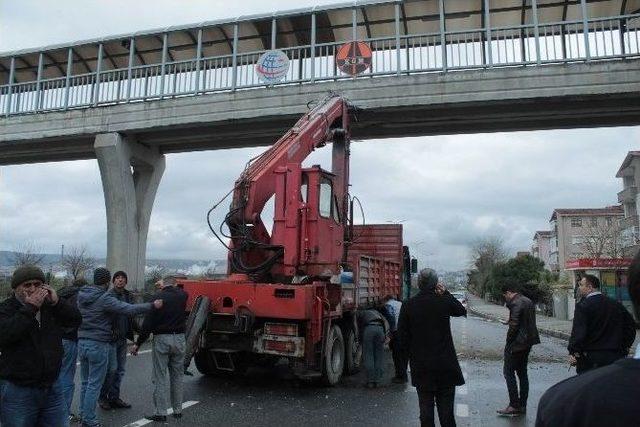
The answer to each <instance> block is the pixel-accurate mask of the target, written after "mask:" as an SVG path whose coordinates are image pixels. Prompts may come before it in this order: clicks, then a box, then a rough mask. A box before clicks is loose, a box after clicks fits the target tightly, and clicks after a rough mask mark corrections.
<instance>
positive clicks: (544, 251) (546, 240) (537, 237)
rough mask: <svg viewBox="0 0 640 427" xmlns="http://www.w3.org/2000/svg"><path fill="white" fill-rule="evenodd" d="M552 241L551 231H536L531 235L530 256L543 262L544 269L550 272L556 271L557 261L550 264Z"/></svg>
mask: <svg viewBox="0 0 640 427" xmlns="http://www.w3.org/2000/svg"><path fill="white" fill-rule="evenodd" d="M552 239H554V235H553V232H552V231H547V230H538V231H536V232H535V234H534V235H533V244H532V245H531V255H533V256H534V257H536V258H538V259H540V260H541V261H542V262H544V267H545V268H546V269H547V270H550V271H558V260H557V259H554V262H551V257H550V256H551V240H552Z"/></svg>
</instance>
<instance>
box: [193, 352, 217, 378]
mask: <svg viewBox="0 0 640 427" xmlns="http://www.w3.org/2000/svg"><path fill="white" fill-rule="evenodd" d="M193 360H194V361H195V362H196V368H197V369H198V372H200V373H201V374H202V375H207V376H210V375H218V372H219V371H218V369H216V362H215V361H214V360H213V355H212V354H211V352H210V351H209V350H208V349H206V348H201V349H199V350H198V351H196V354H195V356H194V358H193Z"/></svg>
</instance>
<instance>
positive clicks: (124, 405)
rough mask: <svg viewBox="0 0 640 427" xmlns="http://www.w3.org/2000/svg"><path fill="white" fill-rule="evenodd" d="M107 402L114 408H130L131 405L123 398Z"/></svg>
mask: <svg viewBox="0 0 640 427" xmlns="http://www.w3.org/2000/svg"><path fill="white" fill-rule="evenodd" d="M109 404H110V405H111V407H112V408H114V409H121V408H122V409H129V408H131V405H130V404H129V403H127V402H125V401H124V400H122V399H120V398H117V399H115V400H110V401H109Z"/></svg>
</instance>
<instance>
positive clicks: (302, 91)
mask: <svg viewBox="0 0 640 427" xmlns="http://www.w3.org/2000/svg"><path fill="white" fill-rule="evenodd" d="M353 41H361V42H364V43H365V44H366V46H367V47H368V48H369V49H370V51H371V54H370V56H368V57H367V58H366V59H367V60H368V61H369V62H370V64H369V68H368V69H366V70H365V71H363V72H360V73H357V74H349V73H345V72H343V71H342V69H341V68H342V67H341V66H340V61H339V60H338V59H337V55H338V52H339V50H340V48H341V46H343V45H344V44H345V43H349V42H353ZM268 50H279V51H281V52H282V53H284V55H286V57H287V58H288V62H289V67H288V68H287V69H286V72H285V74H284V75H282V76H281V79H280V80H278V81H270V82H269V83H268V84H266V83H264V82H263V81H262V80H261V75H260V73H259V72H258V70H257V64H258V62H259V61H260V58H261V56H262V55H263V53H265V52H266V51H268ZM358 59H360V58H358ZM638 59H640V0H448V1H445V0H405V1H388V0H386V1H385V0H383V1H355V2H350V3H345V4H339V5H335V6H327V7H315V8H309V9H301V10H293V11H285V12H277V13H274V14H269V15H260V16H246V17H238V18H236V19H230V20H219V21H211V22H203V23H200V24H194V25H187V26H180V27H170V28H165V29H159V30H152V31H141V32H137V33H134V34H126V35H120V36H114V37H108V38H104V39H97V40H89V41H82V42H77V43H71V44H65V45H57V46H50V47H44V48H38V49H27V50H21V51H15V52H7V53H2V54H0V129H2V132H0V164H5V165H7V164H21V163H33V162H43V161H60V160H74V159H89V158H97V159H98V162H99V165H100V170H101V174H102V181H103V186H104V190H105V201H106V207H107V220H108V221H107V224H108V257H107V263H108V266H109V267H111V268H118V269H120V268H122V269H124V270H127V271H130V272H132V275H133V280H132V283H137V282H139V280H138V278H139V277H141V274H142V270H141V268H142V266H143V265H144V259H145V249H146V235H147V228H148V221H149V217H150V213H151V207H152V205H153V200H154V197H155V192H156V190H157V186H158V185H159V182H160V178H161V176H162V172H163V170H164V154H165V153H171V152H181V151H192V150H209V149H222V148H232V147H246V146H256V145H268V144H270V143H272V142H274V141H275V140H277V138H278V136H279V135H281V134H282V133H283V132H284V130H286V129H287V128H288V127H289V126H290V125H291V124H293V123H294V121H295V120H296V118H297V117H299V115H300V114H302V113H303V112H304V111H306V109H307V108H308V105H309V103H310V102H313V101H314V100H317V99H318V98H321V97H322V96H324V95H325V94H326V93H327V91H329V90H333V91H338V92H340V93H342V94H344V95H345V96H346V97H348V98H349V99H350V100H351V101H352V103H353V104H354V105H355V106H356V107H358V113H357V119H358V121H357V123H355V125H354V129H353V136H354V137H355V138H361V139H366V138H382V137H402V136H412V135H413V136H416V135H433V134H445V133H473V132H490V131H507V130H529V129H531V130H534V129H555V128H571V127H589V126H617V125H634V124H638V123H640V119H639V118H640V114H639V113H640V100H639V99H638V95H639V94H640V61H638Z"/></svg>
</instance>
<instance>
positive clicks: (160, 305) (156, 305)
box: [153, 299, 162, 310]
mask: <svg viewBox="0 0 640 427" xmlns="http://www.w3.org/2000/svg"><path fill="white" fill-rule="evenodd" d="M153 306H154V307H155V308H156V310H160V309H161V308H162V300H161V299H157V300H155V301H154V302H153Z"/></svg>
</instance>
